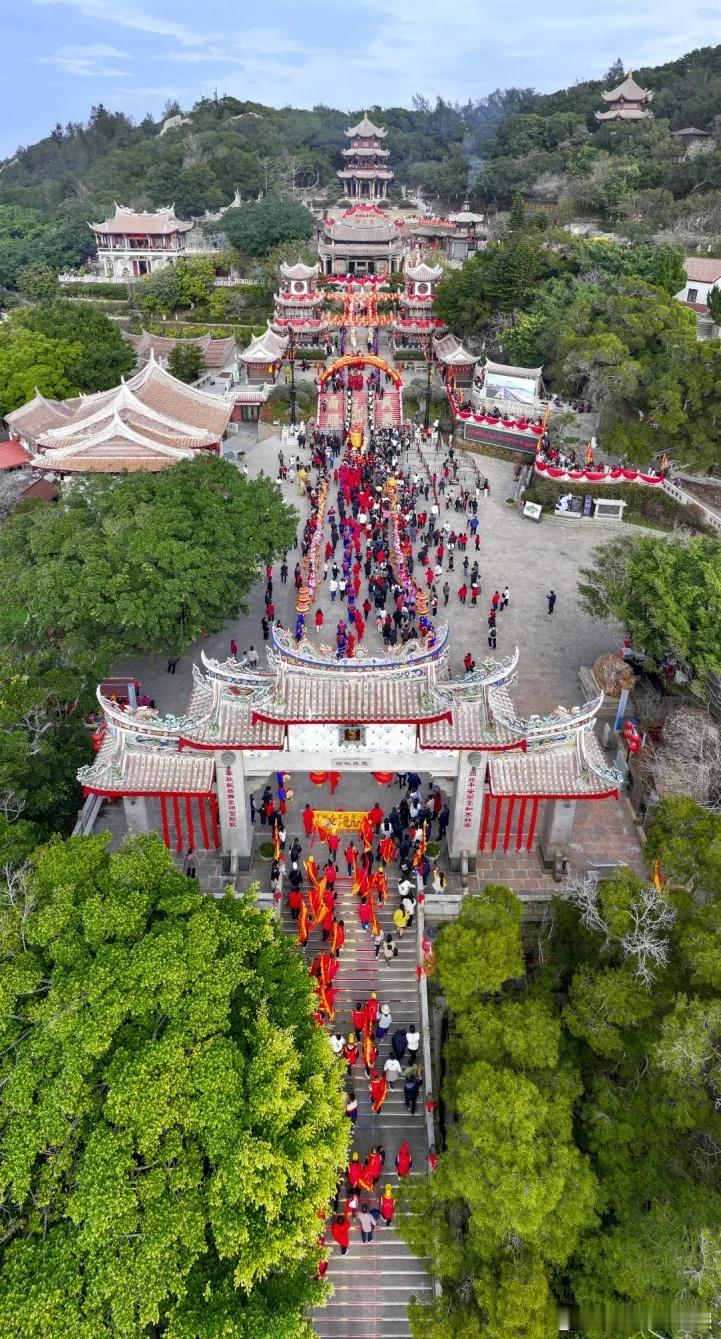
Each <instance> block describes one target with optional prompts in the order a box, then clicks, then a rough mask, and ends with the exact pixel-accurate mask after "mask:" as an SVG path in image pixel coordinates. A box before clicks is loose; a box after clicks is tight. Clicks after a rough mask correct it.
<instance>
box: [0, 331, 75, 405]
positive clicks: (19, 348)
mask: <svg viewBox="0 0 721 1339" xmlns="http://www.w3.org/2000/svg"><path fill="white" fill-rule="evenodd" d="M82 352H83V346H82V344H80V342H79V341H78V340H67V339H49V338H47V337H46V336H45V335H38V334H35V333H34V332H33V331H31V330H26V329H18V328H15V327H14V326H13V325H12V323H11V322H10V321H7V322H5V324H4V325H3V326H2V327H0V418H2V416H3V415H4V414H9V413H10V412H11V411H12V410H13V409H19V407H20V405H23V404H26V403H27V401H28V400H32V398H33V395H34V394H35V391H36V390H39V391H40V392H41V393H42V394H43V395H47V396H49V397H50V398H51V399H58V400H64V399H66V397H67V396H69V395H76V394H77V392H78V390H79V387H78V386H77V384H75V383H74V382H73V380H72V373H71V368H72V367H76V366H77V363H78V360H79V359H80V357H81V356H82Z"/></svg>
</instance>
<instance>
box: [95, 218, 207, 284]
mask: <svg viewBox="0 0 721 1339" xmlns="http://www.w3.org/2000/svg"><path fill="white" fill-rule="evenodd" d="M89 227H90V228H91V229H92V231H93V232H94V233H95V236H96V238H97V241H98V261H99V262H100V265H101V268H102V271H103V275H104V277H105V278H106V279H108V280H111V281H112V280H120V281H122V280H125V279H138V278H140V277H141V275H143V274H152V273H153V272H154V271H155V270H160V269H163V268H164V267H165V266H166V265H174V264H175V262H176V261H177V260H182V259H184V258H185V256H186V254H187V253H186V233H189V232H190V230H191V228H192V227H193V224H192V223H184V222H183V221H182V219H178V218H176V217H175V205H170V206H169V208H167V209H159V210H157V211H156V212H155V213H150V212H146V211H143V212H142V213H137V212H136V211H135V210H132V209H125V208H124V207H123V205H119V204H117V203H116V205H115V214H114V216H113V217H112V218H109V219H105V222H104V223H91V224H89Z"/></svg>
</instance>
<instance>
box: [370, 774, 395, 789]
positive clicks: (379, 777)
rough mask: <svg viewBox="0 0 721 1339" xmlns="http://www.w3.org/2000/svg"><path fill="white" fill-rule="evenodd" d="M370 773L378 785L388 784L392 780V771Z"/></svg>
mask: <svg viewBox="0 0 721 1339" xmlns="http://www.w3.org/2000/svg"><path fill="white" fill-rule="evenodd" d="M371 775H372V776H373V777H374V779H375V780H376V781H377V782H378V784H379V785H380V786H389V785H390V783H391V781H392V780H393V773H392V772H372V773H371Z"/></svg>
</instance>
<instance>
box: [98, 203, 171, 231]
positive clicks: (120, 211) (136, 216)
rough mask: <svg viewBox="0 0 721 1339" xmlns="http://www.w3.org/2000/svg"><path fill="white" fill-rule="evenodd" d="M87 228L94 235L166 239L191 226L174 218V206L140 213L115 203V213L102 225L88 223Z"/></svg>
mask: <svg viewBox="0 0 721 1339" xmlns="http://www.w3.org/2000/svg"><path fill="white" fill-rule="evenodd" d="M88 226H89V227H90V228H92V230H93V232H96V233H119V234H130V235H132V236H144V235H147V236H153V237H167V236H169V235H170V234H171V233H176V232H189V231H190V229H191V228H192V227H193V224H192V223H183V221H182V219H178V218H176V217H175V205H169V206H168V208H167V209H156V210H154V211H145V210H143V211H142V212H140V211H138V210H135V209H126V208H125V206H124V205H119V204H118V203H117V201H116V203H115V213H114V215H113V216H112V217H111V218H108V219H106V220H105V222H104V223H90V224H89V225H88Z"/></svg>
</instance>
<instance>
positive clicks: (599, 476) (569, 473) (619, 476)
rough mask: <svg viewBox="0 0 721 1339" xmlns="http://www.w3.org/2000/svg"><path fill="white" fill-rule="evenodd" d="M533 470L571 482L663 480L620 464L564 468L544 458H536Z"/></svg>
mask: <svg viewBox="0 0 721 1339" xmlns="http://www.w3.org/2000/svg"><path fill="white" fill-rule="evenodd" d="M535 470H536V473H537V474H542V475H545V476H546V477H547V478H549V479H561V480H564V481H565V480H568V481H569V482H571V483H588V484H609V483H630V484H663V481H664V480H663V476H662V475H661V474H642V473H641V471H640V470H634V469H626V468H623V467H622V466H621V465H614V466H611V467H610V468H609V467H607V468H606V469H602V470H599V469H593V468H589V467H588V466H585V467H584V469H582V470H566V469H560V468H559V467H557V466H555V465H549V464H548V463H547V462H546V461H544V460H538V459H536V461H535Z"/></svg>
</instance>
